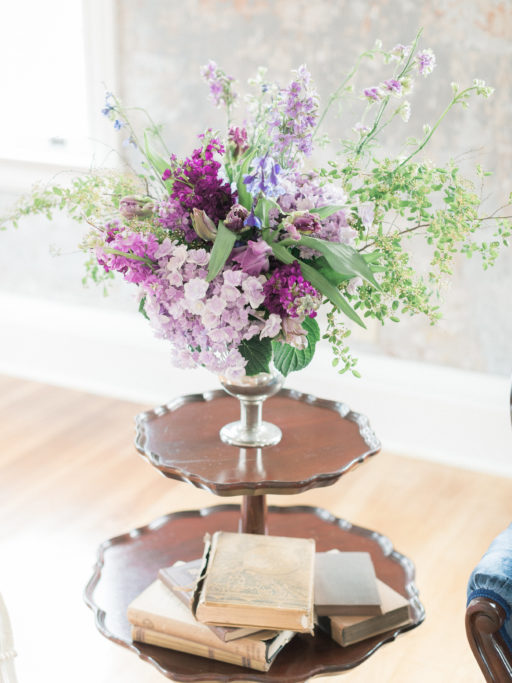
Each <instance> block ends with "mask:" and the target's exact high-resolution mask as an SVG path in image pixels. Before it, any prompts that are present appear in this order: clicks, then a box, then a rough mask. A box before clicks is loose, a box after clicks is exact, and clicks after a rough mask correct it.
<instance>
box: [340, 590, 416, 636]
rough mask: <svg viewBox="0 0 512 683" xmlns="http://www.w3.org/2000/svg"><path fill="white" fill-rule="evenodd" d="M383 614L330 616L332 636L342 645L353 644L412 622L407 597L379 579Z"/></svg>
mask: <svg viewBox="0 0 512 683" xmlns="http://www.w3.org/2000/svg"><path fill="white" fill-rule="evenodd" d="M377 585H378V590H379V593H380V596H381V601H382V614H380V615H378V616H374V617H343V616H334V617H329V618H328V621H329V624H330V633H331V638H332V639H333V640H335V641H336V642H337V643H339V644H340V645H344V646H346V645H352V644H353V643H358V642H359V641H360V640H365V638H371V637H372V636H376V635H378V634H380V633H385V632H386V631H389V630H391V629H394V628H398V627H399V626H407V625H408V624H411V623H412V621H413V619H412V612H411V605H410V603H409V601H408V600H407V598H404V596H403V595H400V593H397V591H395V590H393V588H391V587H390V586H388V585H387V584H385V583H384V582H383V581H380V580H379V579H377Z"/></svg>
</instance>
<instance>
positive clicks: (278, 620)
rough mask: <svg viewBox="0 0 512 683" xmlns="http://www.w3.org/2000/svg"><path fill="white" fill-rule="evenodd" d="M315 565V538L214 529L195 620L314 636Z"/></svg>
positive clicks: (199, 585)
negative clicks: (288, 630) (284, 630)
mask: <svg viewBox="0 0 512 683" xmlns="http://www.w3.org/2000/svg"><path fill="white" fill-rule="evenodd" d="M207 546H208V542H207ZM314 561H315V541H314V540H313V539H306V538H289V537H286V538H285V537H281V536H267V535H261V534H244V533H231V532H226V531H217V532H215V533H214V534H213V537H212V539H211V543H210V545H209V547H207V551H206V562H205V570H204V571H203V572H202V573H203V574H204V578H203V579H201V580H200V581H199V582H198V584H197V601H196V603H195V604H196V608H195V614H196V617H197V618H198V619H199V621H204V622H208V623H213V624H222V625H230V626H260V627H261V628H275V629H290V630H292V631H299V632H303V633H304V632H309V633H313V629H314V605H313V594H314V591H313V582H314Z"/></svg>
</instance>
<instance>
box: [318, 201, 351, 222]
mask: <svg viewBox="0 0 512 683" xmlns="http://www.w3.org/2000/svg"><path fill="white" fill-rule="evenodd" d="M345 208H346V207H345V206H335V205H334V204H331V205H330V206H320V207H318V208H317V209H309V212H310V213H316V215H317V216H318V218H320V219H322V218H329V216H332V214H333V213H336V212H337V211H341V209H345Z"/></svg>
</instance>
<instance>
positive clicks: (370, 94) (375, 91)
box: [363, 88, 383, 103]
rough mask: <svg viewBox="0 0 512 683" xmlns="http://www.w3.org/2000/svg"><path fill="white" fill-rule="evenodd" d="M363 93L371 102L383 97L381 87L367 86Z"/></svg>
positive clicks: (378, 100)
mask: <svg viewBox="0 0 512 683" xmlns="http://www.w3.org/2000/svg"><path fill="white" fill-rule="evenodd" d="M363 95H364V96H365V97H366V99H367V100H368V101H369V102H371V103H373V102H380V101H381V100H382V98H383V93H382V90H381V89H380V88H365V89H364V90H363Z"/></svg>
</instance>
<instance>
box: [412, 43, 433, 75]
mask: <svg viewBox="0 0 512 683" xmlns="http://www.w3.org/2000/svg"><path fill="white" fill-rule="evenodd" d="M416 66H417V67H418V71H419V72H420V74H421V75H422V76H428V75H429V74H431V73H432V71H433V70H434V68H435V66H436V56H435V54H434V53H433V52H432V50H430V49H426V50H422V51H421V52H418V54H417V55H416Z"/></svg>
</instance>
